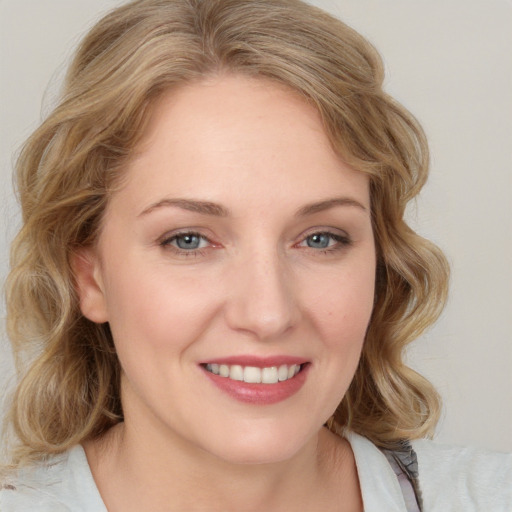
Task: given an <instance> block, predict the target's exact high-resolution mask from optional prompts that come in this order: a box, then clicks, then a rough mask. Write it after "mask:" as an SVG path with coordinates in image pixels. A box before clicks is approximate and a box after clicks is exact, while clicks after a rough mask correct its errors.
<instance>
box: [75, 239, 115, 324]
mask: <svg viewBox="0 0 512 512" xmlns="http://www.w3.org/2000/svg"><path fill="white" fill-rule="evenodd" d="M71 267H72V269H73V272H74V276H75V283H76V292H77V294H78V300H79V303H80V310H81V311H82V314H83V315H84V316H85V317H86V318H88V319H89V320H91V321H92V322H95V323H97V324H101V323H104V322H107V321H108V311H107V304H106V300H105V292H104V286H103V280H102V277H101V268H100V262H99V258H98V256H97V254H96V253H95V251H94V249H93V248H89V247H87V248H82V249H79V250H78V251H76V252H74V253H73V254H72V256H71Z"/></svg>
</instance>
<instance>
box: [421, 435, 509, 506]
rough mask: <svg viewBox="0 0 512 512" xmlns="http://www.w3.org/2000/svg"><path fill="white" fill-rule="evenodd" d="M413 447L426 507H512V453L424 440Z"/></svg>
mask: <svg viewBox="0 0 512 512" xmlns="http://www.w3.org/2000/svg"><path fill="white" fill-rule="evenodd" d="M412 446H413V448H414V451H415V452H416V455H417V458H418V470H419V482H420V487H421V491H422V495H423V500H424V504H425V509H426V510H443V511H446V512H449V511H452V510H453V511H455V510H464V511H468V512H470V511H480V510H492V511H493V512H501V511H503V512H510V511H511V510H512V454H506V453H494V452H490V451H486V450H482V449H477V448H461V447H455V446H446V445H442V444H437V443H435V442H432V441H428V440H423V439H422V440H416V441H413V442H412Z"/></svg>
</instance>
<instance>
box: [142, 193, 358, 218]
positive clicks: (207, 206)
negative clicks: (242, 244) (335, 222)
mask: <svg viewBox="0 0 512 512" xmlns="http://www.w3.org/2000/svg"><path fill="white" fill-rule="evenodd" d="M166 206H167V207H169V206H170V207H176V208H181V209H183V210H188V211H190V212H194V213H200V214H202V215H211V216H214V217H229V215H230V211H229V209H227V208H226V207H224V206H222V205H220V204H217V203H212V202H210V201H200V200H196V199H181V198H177V199H171V198H165V199H162V200H161V201H157V202H156V203H153V204H151V205H150V206H148V207H147V208H146V209H144V210H143V211H142V212H141V213H140V214H139V216H142V215H146V214H148V213H150V212H152V211H154V210H156V209H158V208H162V207H166ZM336 206H351V207H356V208H359V209H361V210H363V211H364V212H366V211H367V208H366V207H365V206H363V205H362V204H361V203H360V202H359V201H356V200H355V199H352V198H350V197H333V198H331V199H325V200H323V201H318V202H314V203H310V204H307V205H305V206H303V207H301V208H299V210H297V212H296V213H295V216H296V217H306V216H308V215H313V214H315V213H319V212H322V211H325V210H329V209H330V208H334V207H336Z"/></svg>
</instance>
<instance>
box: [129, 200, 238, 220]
mask: <svg viewBox="0 0 512 512" xmlns="http://www.w3.org/2000/svg"><path fill="white" fill-rule="evenodd" d="M163 206H174V207H176V208H181V209H182V210H188V211H190V212H194V213H200V214H202V215H213V216H215V217H228V216H229V214H230V212H229V210H228V209H227V208H225V207H224V206H221V205H220V204H217V203H212V202H210V201H198V200H195V199H170V198H166V199H162V200H161V201H158V202H156V203H153V204H152V205H150V206H148V207H147V208H146V209H145V210H143V211H142V212H141V213H140V215H139V216H141V215H146V214H148V213H150V212H152V211H153V210H156V209H157V208H162V207H163Z"/></svg>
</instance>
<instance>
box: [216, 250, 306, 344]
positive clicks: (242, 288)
mask: <svg viewBox="0 0 512 512" xmlns="http://www.w3.org/2000/svg"><path fill="white" fill-rule="evenodd" d="M240 259H241V261H240V262H239V263H238V264H236V265H234V266H233V267H232V268H231V273H230V277H229V281H230V282H229V283H226V284H227V285H228V287H229V293H228V296H229V299H228V301H227V303H226V305H225V308H226V309H225V316H226V321H227V323H228V325H229V327H230V328H231V329H234V330H237V331H243V332H246V333H247V334H250V335H251V336H252V337H254V338H256V339H259V340H273V339H277V338H279V337H280V336H282V335H284V334H285V333H287V332H288V331H290V330H291V329H293V327H294V326H295V325H296V323H297V322H298V320H299V318H300V309H299V307H298V303H297V296H296V293H295V290H294V280H293V278H292V275H291V271H290V269H288V268H287V266H286V264H285V263H284V262H283V261H282V259H283V258H280V257H279V254H277V253H274V254H262V253H259V254H258V253H252V254H250V255H249V256H247V257H241V258H240Z"/></svg>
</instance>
